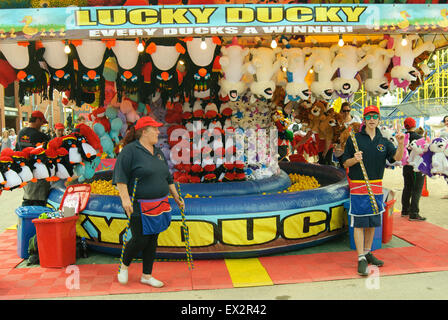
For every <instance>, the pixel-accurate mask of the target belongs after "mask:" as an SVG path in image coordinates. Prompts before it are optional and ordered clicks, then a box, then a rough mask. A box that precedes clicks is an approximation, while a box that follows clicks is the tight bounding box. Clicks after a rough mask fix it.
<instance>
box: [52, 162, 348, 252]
mask: <svg viewBox="0 0 448 320" xmlns="http://www.w3.org/2000/svg"><path fill="white" fill-rule="evenodd" d="M281 167H282V169H283V170H282V171H281V172H280V173H279V174H278V175H274V176H272V177H269V178H266V179H261V180H257V181H244V182H223V183H215V184H181V186H180V188H181V190H182V194H183V195H184V196H185V195H187V194H190V195H192V197H187V198H185V204H186V212H185V215H186V226H187V228H188V229H189V244H190V246H191V253H192V256H193V258H197V259H209V258H232V257H253V256H260V255H267V254H273V253H278V252H285V251H290V250H295V249H300V248H304V247H309V246H314V245H317V244H319V243H322V242H325V241H327V240H330V239H333V238H335V237H337V236H339V235H341V234H342V233H345V232H346V231H347V223H346V212H345V209H344V204H345V203H346V202H347V199H348V188H347V181H346V178H345V173H344V172H343V171H341V170H338V169H336V168H333V167H329V166H324V167H319V166H316V165H312V164H304V163H284V164H282V165H281ZM287 173H292V174H294V173H300V174H303V175H307V176H313V177H315V178H316V179H317V180H318V182H319V184H320V185H321V187H320V188H318V189H313V190H307V191H296V192H294V191H290V192H289V191H288V187H290V186H291V180H290V178H289V176H288V174H287ZM110 178H111V172H110V171H102V172H98V173H97V174H96V175H95V176H94V178H93V179H110ZM64 191H65V186H64V184H63V182H62V181H61V182H59V183H58V184H57V185H56V186H55V187H54V188H53V189H52V191H51V193H50V196H49V199H48V203H49V204H50V205H53V206H55V207H57V206H58V205H59V203H60V201H61V199H62V195H63V193H64ZM283 191H288V192H286V193H285V192H283ZM170 204H171V206H172V222H171V225H170V226H169V228H168V229H167V230H166V231H164V232H162V233H161V234H160V236H159V247H158V249H157V256H158V257H160V258H183V257H185V241H186V240H185V239H184V233H183V226H182V217H181V214H180V211H179V209H178V207H177V206H176V204H175V202H174V201H173V200H172V199H170ZM126 224H127V216H126V214H125V213H124V212H123V209H122V207H121V201H120V198H119V197H118V196H107V195H95V194H92V195H91V197H90V200H89V203H88V205H87V207H86V209H85V210H84V211H83V212H82V213H81V215H80V218H79V220H78V225H77V234H78V235H79V236H80V237H84V238H85V239H86V240H87V243H88V244H89V247H91V248H93V249H95V250H97V251H101V252H105V253H109V254H113V255H119V254H120V252H121V248H122V238H123V235H124V233H125V231H126ZM128 232H129V234H128V238H127V239H129V238H130V237H132V234H131V232H130V231H128Z"/></svg>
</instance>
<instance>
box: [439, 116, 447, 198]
mask: <svg viewBox="0 0 448 320" xmlns="http://www.w3.org/2000/svg"><path fill="white" fill-rule="evenodd" d="M442 123H443V124H444V125H445V126H444V127H443V128H442V129H441V130H440V133H439V137H440V138H443V139H447V140H448V115H446V116H444V117H443V119H442ZM442 199H448V194H447V195H444V196H443V197H442Z"/></svg>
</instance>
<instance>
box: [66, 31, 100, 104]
mask: <svg viewBox="0 0 448 320" xmlns="http://www.w3.org/2000/svg"><path fill="white" fill-rule="evenodd" d="M74 46H75V51H76V52H75V56H76V59H77V61H78V70H77V72H76V80H77V81H76V88H77V92H76V103H77V105H78V106H81V105H82V104H83V103H93V102H94V101H95V93H97V92H99V106H103V103H104V97H105V87H106V82H105V81H106V80H105V78H104V75H103V71H104V64H105V63H106V60H107V58H108V57H109V54H108V51H107V44H106V42H105V41H101V40H78V41H77V42H76V43H74Z"/></svg>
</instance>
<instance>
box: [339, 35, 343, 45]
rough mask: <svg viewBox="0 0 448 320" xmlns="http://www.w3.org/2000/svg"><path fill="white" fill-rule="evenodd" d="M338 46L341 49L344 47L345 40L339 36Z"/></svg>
mask: <svg viewBox="0 0 448 320" xmlns="http://www.w3.org/2000/svg"><path fill="white" fill-rule="evenodd" d="M338 46H340V47H343V46H344V39H342V35H340V36H339V41H338Z"/></svg>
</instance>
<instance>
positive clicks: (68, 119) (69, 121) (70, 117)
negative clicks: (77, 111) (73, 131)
mask: <svg viewBox="0 0 448 320" xmlns="http://www.w3.org/2000/svg"><path fill="white" fill-rule="evenodd" d="M72 125H73V118H72V114H71V113H69V115H68V117H67V128H69V129H70V128H71V127H72Z"/></svg>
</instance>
